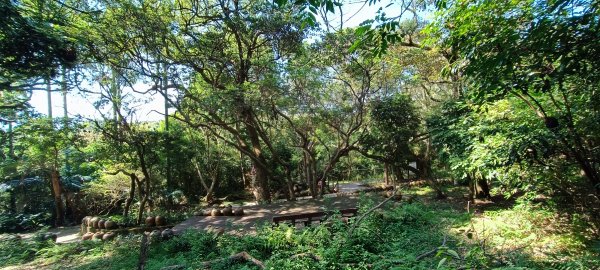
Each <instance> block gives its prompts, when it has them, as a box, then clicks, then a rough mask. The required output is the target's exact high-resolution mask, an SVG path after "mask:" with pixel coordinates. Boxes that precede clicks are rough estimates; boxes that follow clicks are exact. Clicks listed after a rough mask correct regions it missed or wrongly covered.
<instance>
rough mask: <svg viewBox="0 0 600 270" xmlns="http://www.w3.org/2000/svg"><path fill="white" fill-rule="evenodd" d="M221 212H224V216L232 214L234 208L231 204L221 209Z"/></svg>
mask: <svg viewBox="0 0 600 270" xmlns="http://www.w3.org/2000/svg"><path fill="white" fill-rule="evenodd" d="M221 213H223V215H224V216H232V215H233V210H232V209H231V205H229V206H227V207H225V208H223V210H221Z"/></svg>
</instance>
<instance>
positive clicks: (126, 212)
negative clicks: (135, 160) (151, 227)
mask: <svg viewBox="0 0 600 270" xmlns="http://www.w3.org/2000/svg"><path fill="white" fill-rule="evenodd" d="M129 177H130V178H131V184H130V187H129V196H128V197H127V200H126V201H125V207H123V216H124V217H128V216H129V208H130V207H131V203H132V202H133V198H134V197H135V185H136V181H135V180H136V177H137V176H136V175H135V174H133V173H132V174H130V175H129Z"/></svg>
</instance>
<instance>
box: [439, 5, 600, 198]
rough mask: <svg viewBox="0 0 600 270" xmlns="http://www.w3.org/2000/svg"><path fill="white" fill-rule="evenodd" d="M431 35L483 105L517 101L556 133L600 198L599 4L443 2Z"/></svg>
mask: <svg viewBox="0 0 600 270" xmlns="http://www.w3.org/2000/svg"><path fill="white" fill-rule="evenodd" d="M439 8H440V10H441V12H440V14H439V17H438V18H437V20H436V21H435V23H434V24H432V25H431V32H432V33H434V34H435V36H436V37H437V38H438V39H439V41H440V44H441V46H443V47H444V48H447V49H450V50H452V51H453V53H454V54H455V55H457V56H458V57H459V61H456V62H454V63H453V68H454V69H459V70H460V71H461V73H462V74H463V75H464V76H465V77H466V78H465V79H466V80H467V82H468V94H469V96H470V97H471V98H472V100H474V101H476V102H479V103H481V102H491V101H496V100H500V99H505V98H508V97H511V96H512V97H516V98H518V99H519V100H521V101H522V102H524V103H525V104H526V105H527V106H528V107H529V108H530V109H531V112H532V113H534V114H535V115H537V116H538V118H539V119H540V121H541V122H543V123H544V125H545V126H546V128H547V129H548V130H550V131H552V134H553V137H554V143H558V144H560V145H561V146H562V147H563V148H564V150H565V153H568V156H569V157H570V158H572V159H573V160H575V162H576V163H577V164H578V166H579V167H580V168H581V170H582V172H583V173H584V175H585V177H586V178H587V179H588V181H589V184H590V186H592V187H594V188H595V190H596V193H597V194H600V178H599V175H598V166H599V163H598V160H597V159H596V158H595V157H597V156H598V153H597V150H598V148H597V147H595V145H597V143H598V136H596V135H594V133H593V132H592V129H590V128H591V126H590V125H589V122H587V120H586V119H590V118H592V119H594V118H597V117H598V116H597V115H598V113H599V112H598V110H596V107H595V106H594V104H595V103H596V102H595V101H594V98H597V97H596V94H595V92H597V86H598V79H599V78H600V77H599V76H598V72H597V70H598V66H599V64H600V61H598V58H597V57H595V55H597V54H598V52H599V51H600V45H599V44H598V42H596V39H597V37H598V35H599V34H600V32H599V31H600V27H598V26H599V25H598V24H599V21H600V20H599V17H598V14H599V12H598V4H597V3H596V1H592V2H589V1H528V0H525V1H507V2H489V1H475V2H473V1H448V2H446V1H442V2H439Z"/></svg>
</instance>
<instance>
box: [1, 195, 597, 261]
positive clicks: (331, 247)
mask: <svg viewBox="0 0 600 270" xmlns="http://www.w3.org/2000/svg"><path fill="white" fill-rule="evenodd" d="M445 190H446V193H447V194H448V198H447V199H444V200H436V199H433V197H434V195H435V192H433V190H431V189H430V188H428V187H421V186H410V187H408V186H406V187H403V188H402V194H403V199H402V201H401V202H389V203H388V204H386V205H385V207H384V209H381V211H375V212H374V213H371V214H370V215H369V216H368V217H367V218H365V220H363V222H362V223H360V225H359V226H358V227H357V228H356V231H355V232H354V234H353V237H349V233H348V231H349V230H352V229H351V228H350V227H351V226H347V225H344V224H338V225H334V226H333V227H327V226H311V227H309V228H307V229H296V228H289V227H286V226H282V227H277V228H273V227H272V226H270V224H268V222H267V221H268V220H269V217H272V215H274V214H285V213H291V212H293V213H298V212H306V211H314V210H323V209H325V210H329V209H335V208H337V209H341V208H348V207H352V206H356V205H358V208H359V209H361V210H360V212H359V215H360V214H364V213H365V210H366V209H369V208H370V207H372V206H373V205H376V204H378V203H379V202H381V201H382V198H381V196H379V195H378V194H375V193H371V194H365V195H360V196H358V198H356V197H339V198H338V197H335V198H324V199H323V200H318V201H314V200H300V201H298V202H291V203H275V204H272V205H270V206H247V207H246V210H245V211H246V214H247V217H248V218H249V217H251V216H252V215H253V214H257V215H262V222H258V221H257V222H252V223H253V224H257V225H256V226H257V227H255V228H251V229H252V230H253V233H252V234H244V235H243V236H240V235H234V234H224V235H222V236H215V235H213V234H211V233H207V232H205V231H204V230H193V229H192V230H186V232H185V233H182V234H180V235H179V236H177V237H175V238H173V239H170V240H166V241H160V242H152V244H151V245H150V246H149V249H148V253H147V258H146V260H145V265H146V268H145V269H156V270H161V269H203V268H204V267H203V265H205V263H206V262H207V261H215V262H217V263H215V264H213V265H211V267H210V268H211V269H258V268H257V267H256V266H254V265H252V264H250V263H243V262H239V261H227V260H223V259H222V258H227V257H228V256H231V255H232V254H237V253H239V252H242V251H244V252H247V253H248V254H250V255H251V256H253V257H254V258H256V259H258V260H260V261H262V262H264V263H265V265H266V269H289V270H293V269H303V270H304V269H344V270H345V269H436V268H437V269H458V268H461V269H582V270H583V269H586V270H587V269H600V239H598V232H597V231H596V229H595V228H596V226H592V225H590V223H589V222H584V220H583V218H584V216H582V215H580V214H577V213H574V212H568V211H557V210H556V209H555V208H552V207H548V206H546V205H545V204H543V203H532V202H527V201H520V200H507V199H504V198H503V197H501V196H496V197H494V198H493V201H476V203H475V204H470V203H468V202H467V201H468V200H467V199H466V198H467V189H466V188H465V187H456V186H446V187H445ZM254 207H256V208H254ZM255 209H256V210H255ZM260 209H263V210H260ZM253 211H257V212H253ZM261 211H262V212H261ZM260 213H262V214H260ZM210 219H212V218H205V220H206V221H208V220H210ZM218 219H219V220H220V221H219V222H222V223H223V224H224V225H225V226H228V228H230V229H235V228H236V226H235V221H230V220H229V221H228V218H218ZM215 220H216V219H215ZM215 220H213V221H215ZM197 222H199V223H197V224H195V225H193V224H191V225H190V226H189V227H194V226H196V225H198V226H200V229H201V228H202V226H203V225H202V222H203V221H200V220H197ZM261 223H262V224H264V225H266V226H261V225H260V224H261ZM248 224H250V222H248ZM206 225H208V224H206ZM240 228H244V227H243V226H242V227H238V229H240ZM254 230H255V231H254ZM140 243H141V237H139V236H136V235H132V236H126V237H119V238H117V239H116V240H115V241H113V242H97V241H84V242H75V243H64V244H54V243H52V242H35V241H26V240H19V241H14V240H13V241H12V242H9V241H6V242H4V241H0V259H1V260H0V269H3V270H8V269H10V270H16V269H19V270H21V269H32V270H33V269H35V270H40V269H136V268H137V266H138V263H139V258H140ZM303 254H304V255H306V256H305V257H299V256H301V255H303ZM307 254H308V255H307ZM311 258H312V259H311ZM172 266H177V267H179V268H169V267H172Z"/></svg>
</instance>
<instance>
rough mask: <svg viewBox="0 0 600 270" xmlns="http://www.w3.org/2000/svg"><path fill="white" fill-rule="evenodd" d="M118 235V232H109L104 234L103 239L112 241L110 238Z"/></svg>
mask: <svg viewBox="0 0 600 270" xmlns="http://www.w3.org/2000/svg"><path fill="white" fill-rule="evenodd" d="M116 236H117V234H116V233H114V232H108V233H105V234H104V235H103V236H102V241H110V240H113V239H115V237H116Z"/></svg>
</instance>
